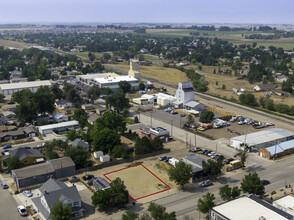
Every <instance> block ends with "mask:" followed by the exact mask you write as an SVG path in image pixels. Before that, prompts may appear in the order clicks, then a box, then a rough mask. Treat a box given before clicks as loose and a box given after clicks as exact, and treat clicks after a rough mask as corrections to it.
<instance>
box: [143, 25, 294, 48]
mask: <svg viewBox="0 0 294 220" xmlns="http://www.w3.org/2000/svg"><path fill="white" fill-rule="evenodd" d="M191 32H193V33H196V32H197V33H199V34H200V36H194V37H208V38H215V37H217V38H220V39H223V40H227V41H229V42H230V43H232V44H234V45H240V44H252V43H253V42H256V43H257V46H264V47H266V48H268V47H269V46H274V47H282V48H284V49H285V50H292V49H293V47H294V38H281V39H275V40H264V39H245V38H244V35H251V34H263V35H266V34H273V33H271V32H269V33H262V32H259V31H200V30H193V29H146V33H144V34H141V33H140V34H138V35H140V36H149V37H192V36H193V35H190V33H191Z"/></svg>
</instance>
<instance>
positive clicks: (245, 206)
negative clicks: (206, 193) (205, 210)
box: [209, 195, 292, 220]
mask: <svg viewBox="0 0 294 220" xmlns="http://www.w3.org/2000/svg"><path fill="white" fill-rule="evenodd" d="M209 219H210V220H214V219H217V220H253V219H256V220H265V219H266V220H270V219H275V220H286V219H292V216H291V215H289V214H287V213H286V212H283V211H281V210H279V209H278V208H276V207H274V206H272V205H271V204H269V203H267V202H265V201H263V200H261V199H258V198H257V197H256V196H254V195H250V196H248V197H247V196H242V197H239V198H237V199H234V200H232V201H229V202H225V203H222V204H220V205H217V206H215V207H213V208H212V209H211V210H210V212H209Z"/></svg>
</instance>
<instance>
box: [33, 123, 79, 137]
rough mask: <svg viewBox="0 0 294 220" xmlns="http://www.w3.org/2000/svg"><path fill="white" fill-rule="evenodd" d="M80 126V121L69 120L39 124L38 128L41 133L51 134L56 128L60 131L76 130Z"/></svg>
mask: <svg viewBox="0 0 294 220" xmlns="http://www.w3.org/2000/svg"><path fill="white" fill-rule="evenodd" d="M78 128H80V125H79V122H78V121H75V120H73V121H67V122H61V123H58V124H51V125H43V126H39V127H38V130H39V132H40V133H41V134H51V133H53V131H54V130H57V131H58V132H60V131H66V130H74V129H78Z"/></svg>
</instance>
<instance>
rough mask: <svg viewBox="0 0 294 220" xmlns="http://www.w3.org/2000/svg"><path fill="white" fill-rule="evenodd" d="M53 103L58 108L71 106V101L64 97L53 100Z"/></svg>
mask: <svg viewBox="0 0 294 220" xmlns="http://www.w3.org/2000/svg"><path fill="white" fill-rule="evenodd" d="M55 105H56V107H57V108H60V109H65V108H71V107H72V106H73V105H72V103H71V102H69V101H67V100H65V99H61V100H59V101H57V102H55Z"/></svg>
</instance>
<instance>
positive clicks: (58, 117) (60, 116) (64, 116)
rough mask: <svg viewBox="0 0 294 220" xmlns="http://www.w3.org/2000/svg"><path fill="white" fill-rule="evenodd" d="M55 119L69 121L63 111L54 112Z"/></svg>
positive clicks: (59, 121)
mask: <svg viewBox="0 0 294 220" xmlns="http://www.w3.org/2000/svg"><path fill="white" fill-rule="evenodd" d="M53 119H54V121H56V122H58V123H61V122H66V121H68V117H67V116H66V115H64V114H62V113H59V112H57V113H55V114H53Z"/></svg>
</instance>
